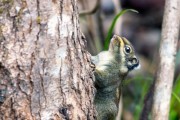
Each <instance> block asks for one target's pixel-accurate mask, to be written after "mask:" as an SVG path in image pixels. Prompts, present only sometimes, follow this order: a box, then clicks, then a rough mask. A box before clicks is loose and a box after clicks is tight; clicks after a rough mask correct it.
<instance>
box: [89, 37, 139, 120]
mask: <svg viewBox="0 0 180 120" xmlns="http://www.w3.org/2000/svg"><path fill="white" fill-rule="evenodd" d="M91 61H92V63H93V64H94V65H95V71H94V75H95V87H96V90H97V91H96V95H95V99H94V104H95V107H96V110H97V113H98V115H97V120H114V119H115V117H116V115H117V112H118V101H119V96H118V95H117V91H118V90H119V86H120V84H121V83H122V81H123V79H124V77H126V75H127V74H128V72H129V71H131V70H133V69H134V68H136V67H138V66H139V60H138V59H137V57H136V55H135V51H134V48H133V46H132V45H131V43H130V42H129V41H128V40H127V39H126V38H124V37H119V36H117V35H114V36H113V38H112V39H111V42H110V45H109V49H108V51H102V52H100V53H99V54H98V55H96V56H92V57H91Z"/></svg>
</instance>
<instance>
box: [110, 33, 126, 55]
mask: <svg viewBox="0 0 180 120" xmlns="http://www.w3.org/2000/svg"><path fill="white" fill-rule="evenodd" d="M121 42H123V40H122V39H121V38H120V37H119V36H117V35H114V36H113V37H112V38H111V42H110V44H109V51H112V52H118V51H119V50H120V46H121V44H122V43H121Z"/></svg>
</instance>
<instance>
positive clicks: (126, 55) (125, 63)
mask: <svg viewBox="0 0 180 120" xmlns="http://www.w3.org/2000/svg"><path fill="white" fill-rule="evenodd" d="M109 51H110V52H113V53H114V54H115V55H116V56H117V59H118V62H120V72H121V73H127V72H128V71H131V70H133V69H135V68H137V67H139V60H138V58H137V57H136V55H135V50H134V48H133V46H132V45H131V43H130V42H129V41H128V40H127V39H126V38H124V37H119V36H117V35H114V36H113V38H112V39H111V42H110V45H109Z"/></svg>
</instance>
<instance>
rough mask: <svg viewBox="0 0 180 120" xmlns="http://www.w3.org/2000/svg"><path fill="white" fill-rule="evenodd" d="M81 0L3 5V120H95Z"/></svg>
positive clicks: (9, 0)
mask: <svg viewBox="0 0 180 120" xmlns="http://www.w3.org/2000/svg"><path fill="white" fill-rule="evenodd" d="M84 43H85V39H84V36H83V35H82V33H81V31H80V28H79V22H78V11H77V3H76V0H49V1H47V0H1V1H0V119H1V120H7V119H8V120H17V119H18V120H21V119H23V120H24V119H26V120H40V119H41V120H50V119H51V120H52V119H53V120H62V119H66V120H69V119H75V120H78V119H79V120H85V119H90V120H93V119H94V115H95V113H94V106H93V98H94V96H93V95H94V88H93V80H92V69H91V67H90V61H89V55H88V53H87V52H86V50H85V45H84Z"/></svg>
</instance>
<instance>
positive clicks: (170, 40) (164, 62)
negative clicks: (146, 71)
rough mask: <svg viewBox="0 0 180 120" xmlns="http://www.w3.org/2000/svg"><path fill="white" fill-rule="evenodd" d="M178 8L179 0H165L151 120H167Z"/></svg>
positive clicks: (177, 28)
mask: <svg viewBox="0 0 180 120" xmlns="http://www.w3.org/2000/svg"><path fill="white" fill-rule="evenodd" d="M179 6H180V1H179V0H166V3H165V13H164V18H163V26H162V27H163V28H162V38H161V43H160V50H159V58H160V61H159V67H158V71H157V77H156V81H155V89H154V98H153V99H154V101H153V107H152V119H153V120H168V116H169V106H170V98H171V91H172V85H173V79H174V69H175V68H174V67H175V55H176V49H177V43H178V35H179V26H180V8H179Z"/></svg>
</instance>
